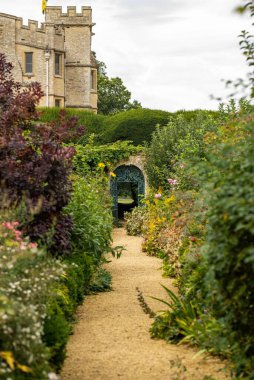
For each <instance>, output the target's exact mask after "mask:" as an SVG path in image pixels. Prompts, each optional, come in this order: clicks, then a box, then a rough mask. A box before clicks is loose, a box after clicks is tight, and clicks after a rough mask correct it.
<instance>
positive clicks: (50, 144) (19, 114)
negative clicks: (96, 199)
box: [0, 54, 80, 255]
mask: <svg viewBox="0 0 254 380" xmlns="http://www.w3.org/2000/svg"><path fill="white" fill-rule="evenodd" d="M11 71H12V65H11V64H8V63H7V62H6V59H5V57H4V55H3V54H1V55H0V98H1V114H0V147H1V150H0V183H1V188H2V192H1V195H0V197H1V198H0V207H5V206H6V205H5V204H4V202H5V200H6V197H7V198H8V202H9V204H11V205H13V204H15V205H17V204H19V203H21V202H22V201H23V203H24V205H25V209H26V212H25V213H24V214H23V220H22V229H23V231H24V232H25V233H26V234H27V235H28V236H30V237H31V239H32V240H36V241H39V240H40V241H41V243H42V244H46V245H47V248H48V249H51V252H52V253H53V252H54V254H56V255H57V254H61V253H63V252H64V253H66V252H68V251H69V250H70V241H69V240H68V235H69V233H70V229H71V226H72V224H71V220H70V218H69V217H68V216H66V215H63V213H62V209H63V207H64V206H65V205H66V204H67V203H68V200H69V198H70V193H71V182H70V180H69V175H70V172H71V168H72V163H71V159H72V157H73V155H74V153H75V150H74V148H72V147H64V146H63V145H62V143H63V142H64V141H65V140H66V139H68V138H69V135H70V133H73V130H75V122H74V121H73V120H69V122H68V120H66V118H65V117H64V115H62V116H61V118H60V120H57V121H56V122H55V123H53V124H52V125H51V126H48V125H36V124H35V120H36V118H37V114H36V112H35V105H36V103H37V102H38V101H39V99H40V97H41V96H42V92H41V89H40V86H39V84H36V83H35V84H32V85H31V87H29V88H28V89H27V90H24V91H22V90H21V85H20V83H16V82H14V80H13V78H12V74H11ZM78 132H80V130H79V131H78ZM23 211H24V210H23ZM50 236H51V242H49V237H50Z"/></svg>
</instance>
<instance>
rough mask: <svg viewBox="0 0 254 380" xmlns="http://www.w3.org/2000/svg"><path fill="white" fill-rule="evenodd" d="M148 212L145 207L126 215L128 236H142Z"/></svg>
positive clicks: (136, 208)
mask: <svg viewBox="0 0 254 380" xmlns="http://www.w3.org/2000/svg"><path fill="white" fill-rule="evenodd" d="M146 213H147V210H146V208H145V207H142V206H141V207H135V208H134V209H133V210H132V211H131V212H125V213H124V219H125V221H126V225H125V227H126V231H127V234H128V235H131V236H139V235H142V231H143V226H144V222H145V218H146Z"/></svg>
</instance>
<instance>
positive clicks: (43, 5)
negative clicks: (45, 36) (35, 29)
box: [41, 0, 48, 14]
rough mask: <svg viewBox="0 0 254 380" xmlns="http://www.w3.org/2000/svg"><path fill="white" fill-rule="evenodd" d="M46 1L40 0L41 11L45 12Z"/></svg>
mask: <svg viewBox="0 0 254 380" xmlns="http://www.w3.org/2000/svg"><path fill="white" fill-rule="evenodd" d="M47 1H48V0H42V3H41V7H42V13H43V14H44V13H45V10H46V6H47Z"/></svg>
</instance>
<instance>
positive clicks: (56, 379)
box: [48, 372, 59, 380]
mask: <svg viewBox="0 0 254 380" xmlns="http://www.w3.org/2000/svg"><path fill="white" fill-rule="evenodd" d="M48 378H49V380H59V376H58V375H57V374H56V373H54V372H49V373H48Z"/></svg>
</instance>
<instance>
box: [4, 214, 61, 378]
mask: <svg viewBox="0 0 254 380" xmlns="http://www.w3.org/2000/svg"><path fill="white" fill-rule="evenodd" d="M16 227H17V222H16V221H15V222H10V221H6V220H5V222H2V223H1V224H0V236H1V239H0V240H1V241H0V269H1V277H0V304H1V306H0V320H1V323H0V346H1V354H0V375H1V378H4V379H7V378H9V377H11V378H14V379H17V380H22V379H26V378H31V379H38V380H45V379H47V378H48V373H49V372H50V366H49V364H48V360H49V358H50V352H49V350H48V349H47V347H46V346H45V344H44V343H43V340H42V336H43V329H44V323H45V320H46V318H47V303H48V300H49V299H50V298H51V297H52V296H53V294H54V290H55V284H56V281H57V280H58V279H59V277H60V276H62V275H63V274H64V273H65V268H66V266H64V265H63V264H62V263H60V262H57V261H55V260H53V259H50V258H47V257H45V255H44V254H43V252H42V251H39V250H38V248H37V246H36V244H33V243H30V242H29V241H28V240H27V239H26V240H24V239H23V238H22V234H21V232H20V231H19V230H17V229H16Z"/></svg>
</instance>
